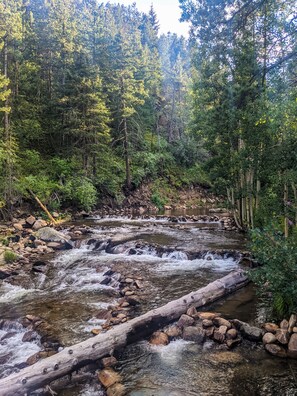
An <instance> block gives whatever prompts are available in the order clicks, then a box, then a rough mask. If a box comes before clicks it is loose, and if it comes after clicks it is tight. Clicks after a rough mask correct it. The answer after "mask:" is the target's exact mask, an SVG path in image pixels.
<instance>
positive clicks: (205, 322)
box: [202, 319, 213, 328]
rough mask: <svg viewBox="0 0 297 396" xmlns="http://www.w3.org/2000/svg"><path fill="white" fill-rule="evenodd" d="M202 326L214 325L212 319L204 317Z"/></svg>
mask: <svg viewBox="0 0 297 396" xmlns="http://www.w3.org/2000/svg"><path fill="white" fill-rule="evenodd" d="M202 326H203V327H204V328H208V327H211V326H213V323H212V320H209V319H203V321H202Z"/></svg>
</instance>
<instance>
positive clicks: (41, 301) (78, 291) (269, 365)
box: [0, 216, 297, 396]
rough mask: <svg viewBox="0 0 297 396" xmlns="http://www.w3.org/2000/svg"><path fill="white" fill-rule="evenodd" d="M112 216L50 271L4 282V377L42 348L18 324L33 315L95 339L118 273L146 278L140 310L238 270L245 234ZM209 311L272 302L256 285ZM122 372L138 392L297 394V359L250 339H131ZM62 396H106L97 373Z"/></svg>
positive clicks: (0, 352)
mask: <svg viewBox="0 0 297 396" xmlns="http://www.w3.org/2000/svg"><path fill="white" fill-rule="evenodd" d="M171 220H172V219H170V218H168V217H166V216H160V217H151V218H150V217H148V218H129V217H126V218H124V217H108V218H100V217H98V218H93V219H88V221H85V224H87V225H88V226H89V227H90V228H91V230H92V234H91V235H89V236H88V239H86V240H84V241H82V243H81V246H80V248H76V249H73V250H71V251H66V252H61V253H59V254H57V255H56V256H55V257H54V258H51V259H50V263H49V265H48V266H47V268H48V270H47V271H46V272H45V273H39V272H37V273H33V272H32V273H31V274H29V275H28V274H21V275H19V276H16V277H15V279H8V280H7V281H2V283H1V285H0V318H1V319H3V320H5V322H4V321H3V323H2V325H1V323H0V328H1V330H0V363H1V365H0V376H2V377H3V376H6V375H8V374H9V373H10V372H13V371H16V370H18V369H19V368H21V367H22V364H23V363H24V362H25V361H26V359H27V358H28V357H29V356H31V355H33V354H34V353H36V352H37V351H39V350H40V349H41V343H40V337H39V336H38V335H37V334H36V337H33V340H32V341H31V342H23V341H22V339H23V336H24V334H25V332H26V329H25V328H24V327H23V326H22V325H21V323H20V322H19V321H18V319H20V318H21V317H23V316H25V315H28V314H31V315H35V316H41V317H42V318H44V319H45V320H46V321H47V322H48V323H50V324H51V325H52V326H53V328H54V331H55V335H56V336H57V338H58V339H59V341H60V343H61V344H62V345H65V346H66V345H71V344H73V343H76V342H79V341H82V340H84V339H86V338H89V337H90V331H91V329H93V328H94V327H95V328H100V326H101V325H102V323H103V321H102V319H100V315H98V312H101V311H102V310H103V311H104V310H107V309H108V307H110V306H112V305H113V304H115V303H116V301H117V299H118V298H119V294H118V290H117V282H116V281H115V283H114V284H113V285H112V287H111V286H104V285H103V284H101V282H102V281H103V280H104V279H105V273H106V272H107V271H109V270H112V271H114V272H116V273H123V274H125V275H126V276H127V274H129V275H130V276H131V277H136V276H141V277H142V278H143V283H144V289H143V291H142V296H141V297H142V304H141V306H140V308H138V310H137V312H136V313H137V314H140V313H142V312H145V311H147V310H149V309H152V308H154V307H158V306H161V305H163V304H165V303H166V302H168V301H170V300H173V299H176V298H179V297H181V296H182V295H184V294H187V293H189V292H191V291H193V290H197V289H198V288H200V287H202V286H205V285H206V284H207V283H209V282H211V281H213V280H215V279H217V278H220V277H222V276H224V275H226V274H227V273H229V272H230V271H231V270H233V269H236V268H238V266H239V259H240V254H239V253H238V252H240V251H241V250H244V249H245V240H244V237H243V236H242V235H241V234H238V233H236V232H225V231H223V230H222V228H221V227H220V223H219V222H208V223H203V222H197V221H196V222H192V221H189V220H187V219H185V218H183V217H180V218H179V219H178V221H177V222H172V221H171ZM209 309H213V310H217V311H220V312H222V313H223V314H224V315H225V316H226V317H230V318H238V319H242V320H245V321H248V322H250V323H257V322H261V321H263V320H264V319H265V312H266V311H265V309H264V308H263V306H262V304H261V302H259V301H258V300H257V299H256V297H255V293H254V290H253V288H252V287H247V288H245V289H243V290H241V291H239V292H237V293H236V294H234V295H232V296H230V297H228V298H226V299H224V300H222V301H219V302H217V303H216V304H213V306H211V307H210V308H209ZM118 358H119V369H120V371H121V374H122V376H123V383H124V384H125V386H126V389H127V394H128V395H131V396H153V395H154V396H163V395H164V396H165V395H166V396H167V395H173V396H179V395H214V394H216V395H264V394H265V395H279V394H282V395H297V385H296V377H297V365H296V363H295V362H294V361H286V360H282V359H277V358H272V357H270V356H269V355H268V354H267V353H266V352H265V351H263V349H262V348H261V347H255V346H254V345H249V344H247V343H244V344H242V345H241V346H240V347H239V348H237V349H236V350H235V351H234V352H226V351H224V350H220V349H219V348H218V347H217V346H216V345H214V344H213V343H212V342H207V343H205V344H204V346H203V347H199V346H197V345H196V344H193V343H189V342H185V341H181V340H177V341H174V342H171V343H170V344H169V345H168V346H166V347H151V346H150V345H149V344H148V343H147V341H145V340H144V341H142V342H140V343H137V344H134V345H131V346H128V347H127V348H126V349H125V350H124V351H123V352H122V353H121V354H120V355H119V356H118ZM63 387H64V388H65V389H64V390H61V389H59V390H58V394H59V395H61V396H62V395H63V396H66V395H67V396H70V395H71V396H72V395H85V396H87V395H90V396H91V395H103V394H104V393H102V392H103V391H102V389H101V388H100V386H99V385H98V384H97V381H96V380H95V377H94V376H93V375H92V374H90V373H85V374H84V375H82V378H81V384H80V385H76V386H73V385H69V384H64V385H63Z"/></svg>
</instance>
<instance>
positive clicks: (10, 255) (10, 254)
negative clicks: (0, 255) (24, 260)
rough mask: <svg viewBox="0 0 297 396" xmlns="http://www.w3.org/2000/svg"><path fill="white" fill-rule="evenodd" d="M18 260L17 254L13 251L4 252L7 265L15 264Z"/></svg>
mask: <svg viewBox="0 0 297 396" xmlns="http://www.w3.org/2000/svg"><path fill="white" fill-rule="evenodd" d="M17 258H18V256H17V254H15V253H14V252H13V251H11V250H5V252H4V261H5V262H6V263H7V264H10V263H13V262H14V261H16V260H17Z"/></svg>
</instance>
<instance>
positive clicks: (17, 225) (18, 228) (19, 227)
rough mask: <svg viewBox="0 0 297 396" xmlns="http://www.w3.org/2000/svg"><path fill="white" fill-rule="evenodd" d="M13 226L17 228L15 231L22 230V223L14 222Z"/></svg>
mask: <svg viewBox="0 0 297 396" xmlns="http://www.w3.org/2000/svg"><path fill="white" fill-rule="evenodd" d="M13 227H14V228H15V229H16V230H17V231H23V224H22V223H14V224H13Z"/></svg>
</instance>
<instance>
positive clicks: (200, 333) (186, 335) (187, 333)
mask: <svg viewBox="0 0 297 396" xmlns="http://www.w3.org/2000/svg"><path fill="white" fill-rule="evenodd" d="M183 339H184V340H185V341H194V342H196V343H197V344H203V342H204V340H205V331H204V330H203V329H201V328H200V327H194V326H188V327H185V328H184V330H183Z"/></svg>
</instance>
